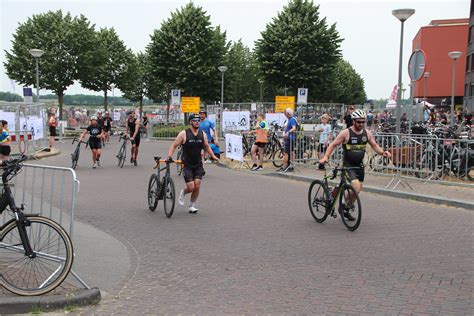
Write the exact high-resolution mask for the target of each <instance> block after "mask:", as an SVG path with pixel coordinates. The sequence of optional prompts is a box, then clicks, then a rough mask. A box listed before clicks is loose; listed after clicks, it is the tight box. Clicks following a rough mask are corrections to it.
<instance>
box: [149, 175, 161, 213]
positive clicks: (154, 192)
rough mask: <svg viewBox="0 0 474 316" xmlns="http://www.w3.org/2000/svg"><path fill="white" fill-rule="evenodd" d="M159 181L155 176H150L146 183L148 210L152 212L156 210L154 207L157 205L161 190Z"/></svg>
mask: <svg viewBox="0 0 474 316" xmlns="http://www.w3.org/2000/svg"><path fill="white" fill-rule="evenodd" d="M159 180H160V179H158V176H157V175H156V174H152V175H151V177H150V181H148V208H149V209H150V211H152V212H154V211H155V210H156V206H157V205H158V200H159V195H160V190H161V186H160V181H159Z"/></svg>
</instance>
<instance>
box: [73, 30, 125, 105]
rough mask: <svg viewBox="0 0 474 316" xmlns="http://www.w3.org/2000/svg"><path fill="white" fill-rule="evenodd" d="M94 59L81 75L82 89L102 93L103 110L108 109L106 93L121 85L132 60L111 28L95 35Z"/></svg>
mask: <svg viewBox="0 0 474 316" xmlns="http://www.w3.org/2000/svg"><path fill="white" fill-rule="evenodd" d="M94 38H95V51H94V58H93V60H92V61H91V62H90V64H89V65H88V66H87V71H86V72H84V73H81V76H80V82H81V85H82V87H84V88H86V89H90V90H92V91H102V92H103V93H104V109H105V110H107V109H108V102H107V93H108V91H109V90H112V87H113V86H115V87H118V86H120V84H121V80H122V78H121V77H122V76H123V73H124V71H125V69H126V65H127V64H128V63H129V61H130V60H131V59H132V58H133V53H132V51H131V50H129V49H127V48H126V47H125V44H124V43H123V41H121V40H120V38H119V37H118V35H117V33H116V32H115V30H114V29H113V28H110V29H108V28H101V29H100V31H98V32H97V33H96V36H95V37H94Z"/></svg>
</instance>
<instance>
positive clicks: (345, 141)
mask: <svg viewBox="0 0 474 316" xmlns="http://www.w3.org/2000/svg"><path fill="white" fill-rule="evenodd" d="M351 119H352V126H351V127H349V128H347V129H344V130H342V131H341V132H340V133H339V135H337V137H336V139H335V140H334V141H333V142H332V143H331V144H330V145H329V147H328V148H327V149H326V153H325V154H324V157H323V158H321V160H319V163H320V164H325V163H326V162H328V160H329V157H330V156H331V154H332V152H333V151H334V149H335V148H336V147H337V146H339V145H341V144H342V149H343V164H342V165H343V167H348V168H358V169H351V170H348V171H347V174H348V177H349V180H350V181H351V185H352V186H353V187H354V190H355V191H356V192H357V194H359V193H360V191H362V183H363V182H364V177H365V171H364V165H363V163H362V162H363V160H364V155H365V149H366V145H367V143H369V144H370V146H371V147H372V149H373V150H374V151H375V152H376V153H377V154H379V155H384V157H389V158H390V157H391V154H390V153H389V152H388V151H384V150H383V149H382V148H380V146H379V145H378V144H377V142H376V141H375V138H374V136H373V135H372V133H371V132H370V131H369V130H367V129H366V128H365V123H366V119H367V115H366V114H365V111H363V110H357V111H355V112H353V113H352V114H351ZM352 199H353V201H354V200H355V197H352ZM344 216H345V217H346V218H347V219H349V220H354V218H353V217H352V215H350V214H349V213H348V212H345V213H344Z"/></svg>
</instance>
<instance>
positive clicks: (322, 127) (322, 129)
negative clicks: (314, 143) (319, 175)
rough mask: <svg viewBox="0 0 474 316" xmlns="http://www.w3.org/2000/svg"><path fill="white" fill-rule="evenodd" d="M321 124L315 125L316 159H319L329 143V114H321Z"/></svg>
mask: <svg viewBox="0 0 474 316" xmlns="http://www.w3.org/2000/svg"><path fill="white" fill-rule="evenodd" d="M320 121H321V124H319V125H318V126H317V127H316V132H319V145H318V159H321V158H322V156H323V155H324V153H325V152H326V149H327V148H328V145H329V140H330V136H332V135H331V125H329V124H328V121H329V115H327V114H323V115H322V116H321V117H320Z"/></svg>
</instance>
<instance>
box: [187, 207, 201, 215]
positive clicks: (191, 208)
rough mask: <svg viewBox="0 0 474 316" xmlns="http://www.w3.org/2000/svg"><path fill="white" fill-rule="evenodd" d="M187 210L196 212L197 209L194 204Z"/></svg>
mask: <svg viewBox="0 0 474 316" xmlns="http://www.w3.org/2000/svg"><path fill="white" fill-rule="evenodd" d="M188 210H189V213H191V214H196V213H197V211H199V209H198V208H197V207H195V206H190V207H189V209H188Z"/></svg>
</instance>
